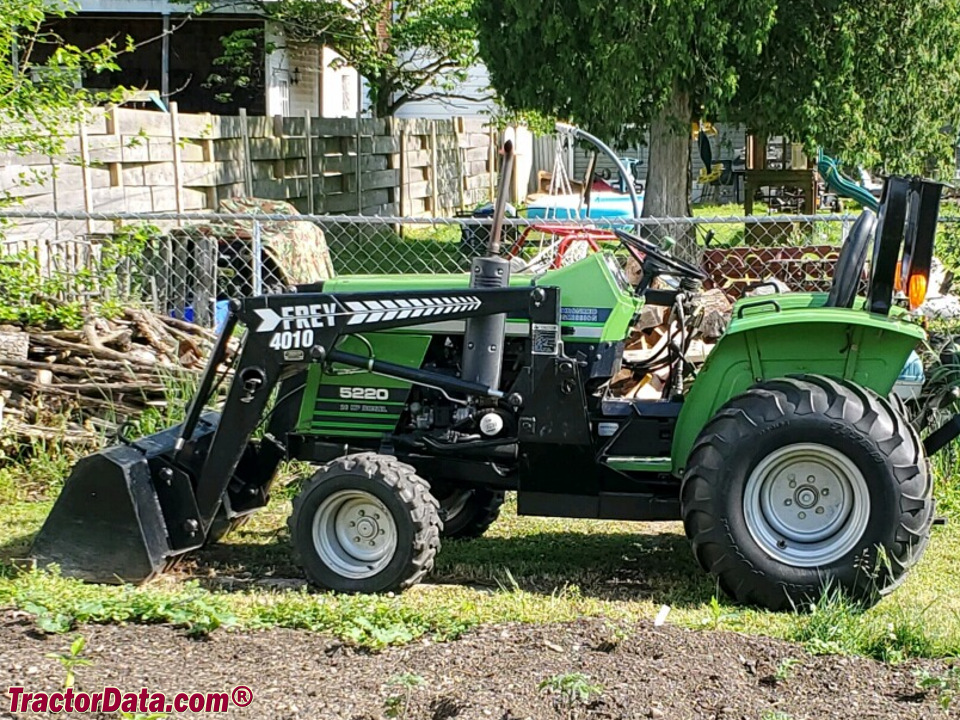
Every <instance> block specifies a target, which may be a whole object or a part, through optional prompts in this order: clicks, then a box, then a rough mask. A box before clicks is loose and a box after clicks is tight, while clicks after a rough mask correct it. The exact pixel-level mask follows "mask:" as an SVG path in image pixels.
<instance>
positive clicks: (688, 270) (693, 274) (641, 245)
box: [613, 228, 707, 280]
mask: <svg viewBox="0 0 960 720" xmlns="http://www.w3.org/2000/svg"><path fill="white" fill-rule="evenodd" d="M613 231H614V232H615V233H616V235H617V237H618V238H619V239H620V242H622V243H623V244H624V246H625V247H626V248H627V250H629V251H630V254H631V255H634V251H639V252H642V253H643V255H644V259H646V258H653V259H654V260H656V261H657V262H658V263H660V265H662V266H664V268H665V270H667V271H672V272H667V273H665V274H671V275H672V274H676V275H678V276H681V277H687V278H692V279H694V280H706V279H707V274H706V273H705V272H703V270H701V269H700V268H698V267H697V266H696V265H693V264H692V263H688V262H686V261H685V260H679V259H677V258H674V257H670V256H669V255H667V254H665V253H664V252H663V251H662V250H661V249H660V248H659V247H657V246H656V245H654V244H653V243H652V242H650V241H649V240H644V239H643V238H640V237H637V236H636V235H633V234H632V233H628V232H627V231H626V230H620V229H619V228H614V230H613ZM634 259H635V260H637V261H638V262H640V264H641V265H643V261H642V260H641V259H640V258H638V257H637V256H636V255H634Z"/></svg>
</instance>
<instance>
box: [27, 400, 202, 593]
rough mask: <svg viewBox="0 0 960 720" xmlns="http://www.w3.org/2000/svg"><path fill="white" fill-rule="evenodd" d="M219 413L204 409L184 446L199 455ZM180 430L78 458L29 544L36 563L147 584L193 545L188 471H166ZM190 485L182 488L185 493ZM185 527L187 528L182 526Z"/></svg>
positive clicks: (196, 542) (95, 578)
mask: <svg viewBox="0 0 960 720" xmlns="http://www.w3.org/2000/svg"><path fill="white" fill-rule="evenodd" d="M217 420H218V416H217V415H216V414H215V413H206V414H205V415H204V418H203V420H202V421H201V422H200V424H199V426H198V428H197V430H196V432H195V433H194V436H193V439H192V440H191V441H190V442H189V443H188V447H187V449H188V451H189V450H196V454H195V456H200V455H202V453H203V450H202V446H205V444H206V442H208V441H209V437H210V436H211V435H212V433H213V430H214V429H215V428H216V424H217V423H216V421H217ZM178 433H179V428H177V427H175V428H170V429H169V430H164V431H163V432H160V433H157V434H155V435H150V436H148V437H145V438H142V439H140V440H137V441H136V442H134V443H131V444H129V445H117V446H114V447H109V448H106V449H104V450H101V451H100V452H98V453H95V454H93V455H90V456H88V457H85V458H83V459H82V460H80V461H79V462H78V463H77V464H76V466H75V467H74V468H73V471H72V472H71V473H70V476H69V478H67V482H66V484H65V485H64V488H63V491H62V492H61V493H60V497H58V498H57V502H56V503H55V504H54V506H53V510H52V511H51V512H50V515H49V516H48V517H47V519H46V521H45V522H44V524H43V527H42V528H41V529H40V532H39V533H38V534H37V536H36V538H35V539H34V542H33V548H32V549H31V556H32V557H33V558H34V559H36V561H37V566H38V567H47V566H50V565H54V564H55V565H57V566H59V569H60V572H61V574H62V575H64V576H66V577H74V578H79V579H81V580H86V581H88V582H97V583H134V584H139V583H142V582H146V581H147V580H149V579H150V578H152V577H153V576H154V575H156V574H157V573H159V572H161V571H162V570H163V569H164V568H165V567H166V566H167V564H168V563H169V561H170V560H171V559H172V558H173V557H175V556H176V555H180V554H182V553H184V552H186V551H188V550H191V549H194V548H196V547H200V545H202V544H203V539H204V536H203V532H202V530H200V529H199V525H198V524H196V525H195V524H193V523H191V519H195V518H197V511H196V502H195V501H193V493H192V490H189V489H188V488H186V487H184V485H183V483H189V482H190V479H189V474H187V473H183V472H176V471H173V470H171V469H170V463H169V459H170V458H172V457H173V453H174V449H175V443H176V441H177V436H178ZM185 490H189V492H184V491H185ZM188 529H189V531H188Z"/></svg>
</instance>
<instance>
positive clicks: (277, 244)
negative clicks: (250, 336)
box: [216, 197, 336, 285]
mask: <svg viewBox="0 0 960 720" xmlns="http://www.w3.org/2000/svg"><path fill="white" fill-rule="evenodd" d="M220 212H223V213H231V214H238V215H257V214H265V215H299V214H300V213H299V212H297V209H296V208H295V207H294V206H293V205H291V204H290V203H288V202H283V201H282V200H265V199H262V198H245V197H238V198H228V199H224V200H221V201H220ZM228 228H229V232H231V233H232V236H233V237H238V236H242V237H247V238H252V237H253V221H252V220H247V219H243V220H241V219H239V218H238V219H237V220H235V221H233V222H231V224H230V226H228ZM238 229H239V232H238ZM241 233H242V235H241ZM216 234H217V235H218V236H219V232H217V233H216ZM260 240H261V242H262V243H263V248H264V252H265V253H266V254H268V255H269V256H270V257H271V258H272V259H273V260H274V262H275V263H276V265H277V267H278V268H280V270H281V271H282V273H283V274H284V278H283V280H284V283H285V284H287V285H301V284H306V283H311V282H317V281H319V280H327V279H329V278H331V277H333V276H334V275H335V274H336V273H335V272H334V269H333V261H332V260H331V258H330V249H329V248H328V247H327V241H326V238H325V237H324V235H323V230H321V229H320V228H319V227H318V226H317V225H315V224H313V223H312V222H309V221H306V220H304V221H279V222H278V221H273V220H269V221H264V222H261V223H260Z"/></svg>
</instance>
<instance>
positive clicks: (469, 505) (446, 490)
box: [431, 482, 504, 540]
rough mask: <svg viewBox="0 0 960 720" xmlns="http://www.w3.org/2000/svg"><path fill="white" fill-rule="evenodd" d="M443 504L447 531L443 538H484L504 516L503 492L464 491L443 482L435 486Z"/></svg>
mask: <svg viewBox="0 0 960 720" xmlns="http://www.w3.org/2000/svg"><path fill="white" fill-rule="evenodd" d="M431 488H432V492H433V493H434V495H436V497H437V499H438V500H439V501H440V515H441V517H442V518H443V530H442V531H441V532H440V537H443V538H451V539H458V540H465V539H471V538H478V537H480V536H481V535H483V534H484V533H485V532H486V531H487V530H488V529H489V528H490V526H491V525H493V523H494V522H495V521H496V519H497V518H498V517H499V516H500V506H501V505H503V501H504V493H503V492H502V491H494V490H487V489H486V488H474V489H469V488H461V487H455V486H451V485H447V484H446V483H443V482H436V483H433V484H431Z"/></svg>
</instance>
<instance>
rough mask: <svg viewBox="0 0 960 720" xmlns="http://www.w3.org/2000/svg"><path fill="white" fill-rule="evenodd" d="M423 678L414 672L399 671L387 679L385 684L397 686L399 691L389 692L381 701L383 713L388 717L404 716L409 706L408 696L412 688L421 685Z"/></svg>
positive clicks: (411, 692)
mask: <svg viewBox="0 0 960 720" xmlns="http://www.w3.org/2000/svg"><path fill="white" fill-rule="evenodd" d="M423 682H424V680H423V678H422V677H421V676H420V675H416V674H415V673H400V674H399V675H394V676H393V677H391V678H390V679H389V680H388V681H387V686H388V687H392V688H398V690H399V692H394V693H391V694H390V695H389V696H387V699H386V700H384V701H383V710H384V714H385V715H386V716H387V717H388V718H405V717H407V710H408V709H409V706H410V696H411V695H412V694H413V690H414V688H417V687H420V686H421V685H423Z"/></svg>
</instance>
